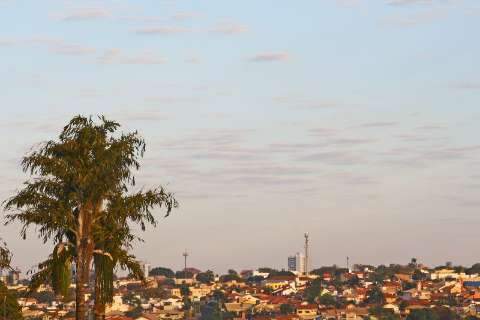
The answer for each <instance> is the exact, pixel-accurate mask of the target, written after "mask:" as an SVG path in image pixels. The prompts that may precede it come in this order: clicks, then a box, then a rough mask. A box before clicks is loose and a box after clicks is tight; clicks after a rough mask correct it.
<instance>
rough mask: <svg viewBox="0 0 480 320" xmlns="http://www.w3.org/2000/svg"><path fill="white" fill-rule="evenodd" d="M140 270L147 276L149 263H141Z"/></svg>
mask: <svg viewBox="0 0 480 320" xmlns="http://www.w3.org/2000/svg"><path fill="white" fill-rule="evenodd" d="M141 267H142V271H143V274H144V275H145V277H148V276H149V275H150V264H148V263H146V262H142V263H141Z"/></svg>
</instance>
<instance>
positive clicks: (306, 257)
mask: <svg viewBox="0 0 480 320" xmlns="http://www.w3.org/2000/svg"><path fill="white" fill-rule="evenodd" d="M304 237H305V274H306V275H307V276H308V258H309V257H308V232H306V233H305V234H304Z"/></svg>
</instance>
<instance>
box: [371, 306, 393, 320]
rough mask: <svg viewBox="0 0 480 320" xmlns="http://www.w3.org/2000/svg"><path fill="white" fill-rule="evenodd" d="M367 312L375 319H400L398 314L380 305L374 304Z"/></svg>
mask: <svg viewBox="0 0 480 320" xmlns="http://www.w3.org/2000/svg"><path fill="white" fill-rule="evenodd" d="M369 313H370V314H371V315H374V316H375V318H377V319H382V320H400V316H399V315H397V314H394V313H393V311H392V310H389V309H385V308H383V307H382V306H375V307H372V308H370V309H369Z"/></svg>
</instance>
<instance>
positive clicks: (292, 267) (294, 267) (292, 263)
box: [287, 256, 297, 271]
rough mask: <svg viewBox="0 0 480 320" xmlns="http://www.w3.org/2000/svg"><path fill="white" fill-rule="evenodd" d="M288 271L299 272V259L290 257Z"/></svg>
mask: <svg viewBox="0 0 480 320" xmlns="http://www.w3.org/2000/svg"><path fill="white" fill-rule="evenodd" d="M287 270H288V271H297V257H296V256H289V257H288V268H287Z"/></svg>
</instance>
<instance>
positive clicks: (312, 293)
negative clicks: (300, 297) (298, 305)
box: [304, 279, 322, 303]
mask: <svg viewBox="0 0 480 320" xmlns="http://www.w3.org/2000/svg"><path fill="white" fill-rule="evenodd" d="M321 285H322V280H321V279H315V280H313V281H312V282H311V283H310V285H309V286H308V287H307V288H306V289H305V291H304V297H305V299H306V300H307V301H308V302H309V303H314V302H315V299H317V297H318V296H319V295H320V291H321V289H322V287H321Z"/></svg>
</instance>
